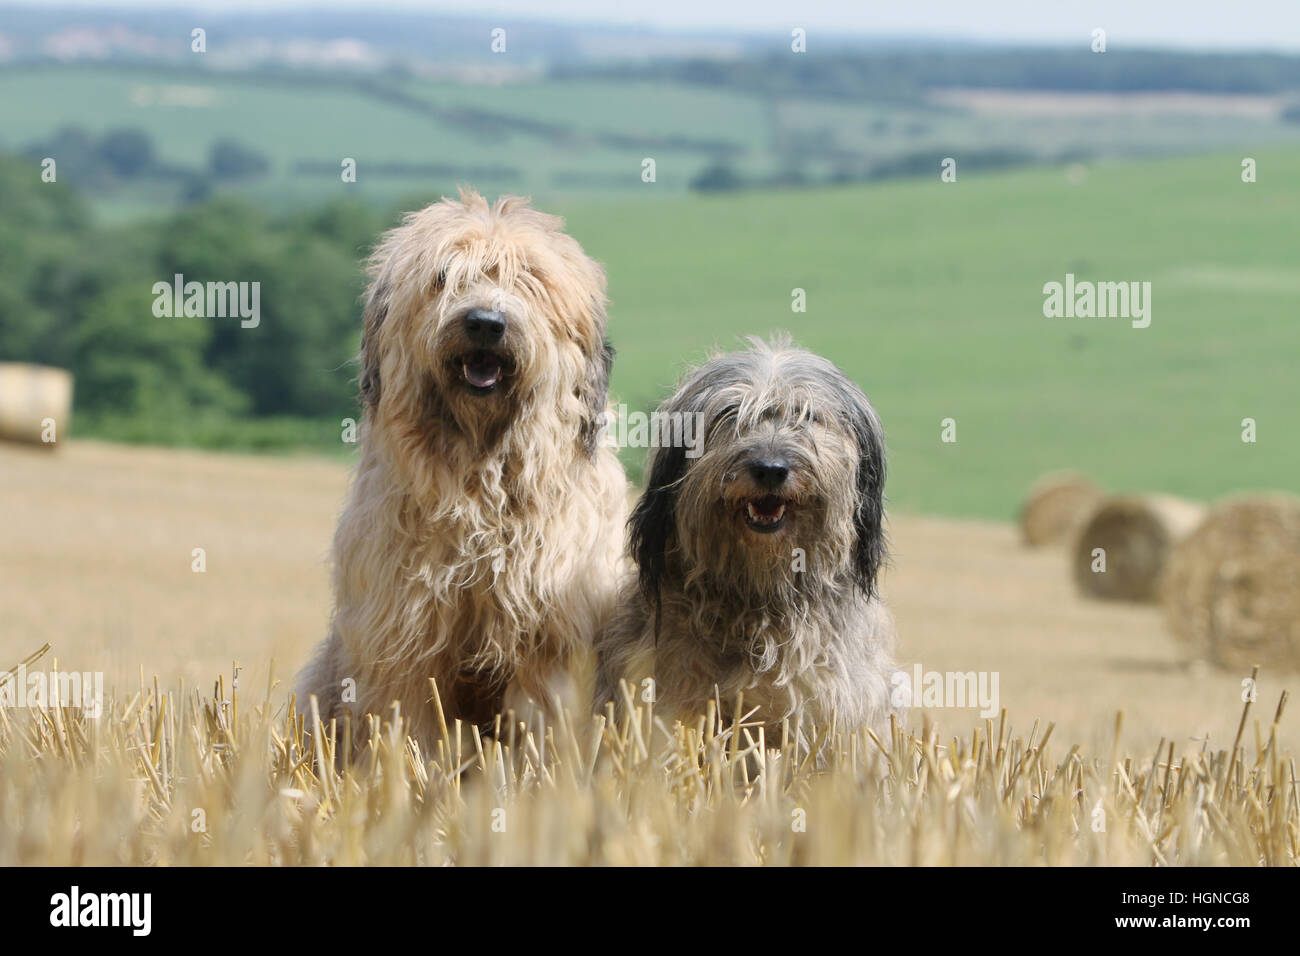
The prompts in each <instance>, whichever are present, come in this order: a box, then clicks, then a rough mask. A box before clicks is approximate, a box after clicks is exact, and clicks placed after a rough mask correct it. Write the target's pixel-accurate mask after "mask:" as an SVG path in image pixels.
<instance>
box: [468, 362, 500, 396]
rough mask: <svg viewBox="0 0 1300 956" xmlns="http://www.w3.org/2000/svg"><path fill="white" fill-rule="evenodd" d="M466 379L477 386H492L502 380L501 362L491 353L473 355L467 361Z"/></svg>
mask: <svg viewBox="0 0 1300 956" xmlns="http://www.w3.org/2000/svg"><path fill="white" fill-rule="evenodd" d="M465 381H467V382H469V383H470V384H471V385H473V386H474V387H475V388H491V387H492V386H493V385H495V384H496V383H497V382H499V381H501V363H500V362H498V361H497V360H496V359H494V358H493V357H492V356H490V355H486V354H478V355H473V356H471V357H470V358H469V359H467V360H466V361H465Z"/></svg>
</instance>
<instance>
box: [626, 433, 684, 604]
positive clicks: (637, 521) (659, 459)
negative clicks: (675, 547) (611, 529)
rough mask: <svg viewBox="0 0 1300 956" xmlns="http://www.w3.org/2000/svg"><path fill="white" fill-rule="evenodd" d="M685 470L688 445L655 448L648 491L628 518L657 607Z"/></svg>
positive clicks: (645, 587) (643, 580)
mask: <svg viewBox="0 0 1300 956" xmlns="http://www.w3.org/2000/svg"><path fill="white" fill-rule="evenodd" d="M685 472H686V448H685V446H683V445H681V444H678V443H670V444H669V445H666V446H662V447H659V448H656V449H654V451H653V453H652V455H651V459H650V477H649V479H648V480H647V481H646V489H645V494H643V495H642V496H641V500H640V501H638V502H637V505H636V507H635V508H634V509H633V510H632V517H631V518H629V519H628V529H629V544H630V550H631V552H632V558H633V560H635V561H636V565H637V572H638V579H639V581H640V584H641V591H642V593H644V594H645V596H646V598H647V600H649V601H650V603H651V604H653V605H655V606H656V607H657V606H658V604H659V585H660V583H661V582H662V581H663V576H664V570H665V568H666V567H667V562H668V542H669V540H670V539H671V538H672V533H673V527H674V525H675V522H676V513H677V489H678V485H679V484H680V482H681V478H682V475H684V474H685Z"/></svg>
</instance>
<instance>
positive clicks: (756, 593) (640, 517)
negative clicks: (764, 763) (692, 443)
mask: <svg viewBox="0 0 1300 956" xmlns="http://www.w3.org/2000/svg"><path fill="white" fill-rule="evenodd" d="M660 412H661V413H667V414H669V415H672V414H682V415H695V416H699V418H698V419H697V428H701V429H703V434H704V435H705V439H704V444H703V450H702V452H701V453H700V454H699V456H698V457H696V458H694V459H692V458H690V457H688V455H687V450H686V449H684V448H681V447H660V448H657V449H655V450H654V451H653V453H652V457H651V460H650V466H649V480H648V483H647V487H646V491H645V494H644V496H643V497H642V498H641V501H640V503H639V504H638V505H637V507H636V509H635V511H634V513H633V515H632V518H631V520H630V522H629V528H630V541H631V551H632V557H633V559H634V561H635V563H636V566H637V579H636V580H635V581H632V582H629V583H628V584H627V585H625V587H624V589H623V592H622V594H621V597H620V602H619V608H618V610H617V612H616V614H615V616H614V618H613V619H612V621H611V622H610V624H609V625H607V626H606V627H605V628H604V629H603V631H602V633H601V634H599V635H598V637H597V654H598V661H599V664H598V680H597V700H596V703H597V706H598V707H600V706H603V705H604V704H605V703H606V702H608V701H610V700H615V701H616V703H618V698H621V696H622V695H621V694H620V693H619V692H618V683H619V681H620V680H621V679H626V680H629V681H631V682H633V683H634V684H636V685H638V686H637V693H638V696H640V694H641V692H642V688H643V687H645V686H649V685H646V684H645V679H646V678H647V677H653V689H654V700H655V705H656V706H655V709H656V712H657V713H658V714H660V715H661V716H663V717H665V718H667V719H668V720H669V721H670V722H671V721H673V720H676V719H680V720H683V721H686V722H688V723H689V722H691V721H692V720H694V719H695V718H696V717H697V716H698V715H700V714H703V713H704V712H705V708H706V706H707V704H708V701H709V700H711V699H717V700H718V702H719V703H720V704H721V708H722V711H721V712H722V715H723V716H724V717H726V718H728V719H729V718H730V716H731V714H732V708H733V707H734V705H735V702H736V700H737V698H738V697H739V698H741V699H742V700H743V707H744V710H745V711H747V712H748V711H751V710H753V708H755V707H757V708H758V711H757V712H756V713H755V715H754V716H753V717H751V718H750V719H751V720H753V721H756V722H759V723H762V724H764V725H766V727H767V739H768V740H769V741H774V740H776V741H779V740H780V739H781V737H780V733H781V725H782V722H783V721H784V720H785V719H787V718H789V719H790V725H791V727H792V728H794V729H795V730H796V731H797V732H798V733H799V735H800V737H801V738H803V739H804V740H805V741H806V740H807V739H808V729H809V728H810V727H811V725H812V724H825V725H829V724H830V723H831V722H832V721H834V723H835V724H836V726H837V728H838V729H840V730H856V729H858V728H859V727H862V726H870V727H874V728H877V729H879V728H882V727H883V726H884V725H885V724H886V723H887V721H888V715H889V713H890V710H891V705H890V684H889V681H890V675H891V674H892V673H893V670H894V668H893V662H892V652H893V644H894V627H893V621H892V619H891V617H890V615H889V613H888V611H886V609H885V607H884V606H883V605H882V604H881V603H880V601H879V599H878V597H877V577H878V574H879V572H880V569H881V565H882V563H883V562H884V560H885V556H886V541H885V533H884V529H883V518H884V515H883V490H884V484H885V446H884V439H883V435H882V432H881V427H880V422H879V420H878V419H877V417H876V413H875V411H874V410H873V409H872V407H871V404H870V403H869V402H868V401H867V398H866V396H865V395H864V394H863V393H862V391H861V390H860V389H859V388H858V387H857V386H856V385H855V384H854V383H853V382H852V381H850V380H849V379H848V378H847V377H846V376H845V375H844V373H843V372H841V371H840V370H839V369H838V368H836V367H835V366H834V365H833V364H831V363H830V362H829V361H827V360H826V359H824V358H821V357H820V356H817V355H814V354H812V353H811V352H807V351H804V350H802V349H798V348H793V347H790V345H789V344H788V341H785V340H778V341H776V342H775V343H774V344H773V345H770V346H769V345H766V344H764V343H762V342H759V341H757V340H755V341H754V342H753V346H752V347H751V348H750V349H749V350H747V351H743V352H737V353H733V354H728V355H722V356H719V357H716V358H714V359H712V360H711V361H709V362H708V363H707V364H705V365H704V366H702V367H701V368H698V369H696V370H695V371H694V372H692V373H691V374H690V375H689V376H688V377H687V379H686V381H685V382H684V384H683V385H682V386H681V387H680V388H679V389H678V391H677V393H676V394H675V395H673V396H672V398H670V399H669V400H668V401H667V402H666V403H665V404H664V405H663V407H662V408H661V409H660Z"/></svg>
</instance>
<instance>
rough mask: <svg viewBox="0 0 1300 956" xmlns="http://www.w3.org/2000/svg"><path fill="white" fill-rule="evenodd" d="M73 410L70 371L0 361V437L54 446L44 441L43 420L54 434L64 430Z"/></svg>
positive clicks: (61, 433)
mask: <svg viewBox="0 0 1300 956" xmlns="http://www.w3.org/2000/svg"><path fill="white" fill-rule="evenodd" d="M71 411H72V373H71V372H67V371H64V370H63V369H61V368H50V367H48V366H45V365H28V364H25V363H21V362H0V438H5V439H8V440H10V441H20V442H28V443H32V444H37V445H44V446H45V447H47V448H54V447H56V445H57V441H56V442H47V441H45V438H44V436H45V435H46V434H47V428H46V421H47V420H52V421H53V423H54V436H55V438H56V439H61V438H63V437H64V436H65V435H66V434H67V429H68V420H69V415H70V413H71Z"/></svg>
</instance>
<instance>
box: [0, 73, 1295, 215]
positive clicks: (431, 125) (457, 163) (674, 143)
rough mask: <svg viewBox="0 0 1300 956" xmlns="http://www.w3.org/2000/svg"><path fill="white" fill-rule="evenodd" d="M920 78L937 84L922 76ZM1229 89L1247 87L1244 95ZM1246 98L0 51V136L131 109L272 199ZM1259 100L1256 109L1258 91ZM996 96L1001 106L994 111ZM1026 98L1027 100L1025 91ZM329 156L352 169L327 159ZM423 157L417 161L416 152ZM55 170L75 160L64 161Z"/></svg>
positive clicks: (1160, 143) (892, 143) (837, 156)
mask: <svg viewBox="0 0 1300 956" xmlns="http://www.w3.org/2000/svg"><path fill="white" fill-rule="evenodd" d="M936 96H937V94H936ZM1244 99H1249V98H1248V97H1247V98H1244ZM1258 99H1259V100H1260V102H1255V107H1254V109H1253V111H1252V109H1242V108H1241V107H1240V104H1237V105H1232V104H1228V105H1222V106H1213V105H1209V106H1207V105H1204V104H1202V106H1201V107H1200V109H1201V110H1202V112H1199V113H1186V112H1180V111H1179V109H1177V108H1175V107H1174V106H1167V107H1166V108H1165V109H1164V111H1156V112H1154V113H1151V114H1149V115H1148V114H1144V113H1141V112H1138V113H1133V112H1130V111H1127V110H1124V109H1120V110H1117V111H1115V112H1113V113H1102V114H1096V113H1093V114H1089V115H1082V116H1080V115H1072V114H1070V113H1069V111H1065V112H1063V113H1062V114H1061V115H1055V114H1053V113H1051V112H1050V111H1049V112H1047V113H1043V112H1041V111H1040V112H1037V113H1030V114H1026V113H1023V112H1020V111H1018V110H1017V109H1015V108H1010V107H999V108H997V109H994V111H993V112H991V113H990V112H987V111H982V110H977V109H973V108H967V107H965V106H958V105H954V104H952V103H949V102H947V101H943V102H940V100H942V97H938V98H936V99H935V101H933V102H929V101H926V100H925V99H924V98H920V97H918V98H917V99H915V100H914V101H910V102H907V103H905V104H904V103H900V102H897V101H893V100H880V101H877V100H872V99H864V98H861V97H849V96H845V97H839V98H823V99H813V98H809V97H808V96H806V95H794V94H791V95H785V94H764V95H758V94H754V93H751V92H749V91H746V90H744V89H740V88H736V87H734V86H709V85H702V84H694V85H693V84H688V83H684V82H679V81H656V82H650V81H644V80H636V79H618V78H597V77H588V78H572V79H563V78H553V77H547V76H536V77H521V78H517V79H514V80H512V81H509V82H500V83H491V82H478V83H473V82H451V81H450V80H434V79H427V78H420V77H415V76H410V75H398V74H394V75H389V74H375V75H370V74H350V73H329V72H312V71H299V72H292V71H286V72H264V71H263V72H259V71H236V70H216V69H197V68H193V67H180V66H157V65H76V66H67V65H32V64H22V65H15V66H10V67H7V68H5V69H3V70H0V149H3V150H6V151H9V152H17V151H22V150H27V149H30V148H32V147H33V146H34V144H37V143H43V142H46V141H48V139H49V138H50V137H51V136H52V134H54V133H55V131H56V130H58V129H60V128H62V127H68V126H74V127H79V128H81V129H83V130H85V131H87V132H88V133H89V134H91V135H95V136H100V135H103V134H104V133H105V132H106V131H108V130H111V129H120V128H135V129H139V130H143V131H144V132H145V133H147V134H148V136H149V137H150V139H151V140H152V142H153V143H154V145H155V148H156V151H157V155H158V157H159V159H160V161H161V162H162V163H164V164H169V165H172V166H175V167H178V168H183V169H187V170H191V171H194V172H202V171H203V169H204V167H205V164H206V162H207V157H208V151H209V149H210V148H211V146H212V144H213V143H214V142H215V141H217V140H218V139H234V140H236V141H238V142H239V143H240V144H242V145H244V146H246V147H248V148H250V149H252V150H255V151H256V152H258V153H259V154H261V155H263V156H264V157H265V158H266V160H267V161H268V163H269V169H268V171H267V172H266V173H265V174H264V175H261V176H258V177H256V178H253V179H250V180H248V181H246V182H243V183H239V184H237V185H232V184H230V183H224V184H216V188H218V189H219V190H231V189H233V190H235V191H238V192H241V193H244V194H245V195H248V196H250V197H252V198H254V199H255V200H257V201H258V202H259V203H261V204H264V205H268V206H272V207H276V208H286V207H290V206H293V205H300V204H303V203H311V202H322V201H327V200H329V199H337V198H341V197H350V198H355V197H360V198H362V199H365V200H367V201H370V202H372V203H374V204H377V205H381V204H391V203H395V202H399V201H401V200H403V199H404V198H406V197H408V196H410V195H411V194H412V193H416V192H419V191H420V190H422V189H424V188H426V187H427V184H428V182H429V181H430V179H431V178H435V179H437V180H438V181H439V184H440V188H443V189H449V188H451V186H452V185H453V184H454V183H456V182H463V181H471V182H473V183H474V184H475V185H477V186H478V187H479V188H480V189H483V190H485V191H492V192H495V191H499V190H509V191H514V192H522V193H528V194H530V195H533V196H536V197H539V198H541V199H543V200H545V201H547V202H564V201H568V200H571V199H578V198H581V197H583V196H600V197H602V198H627V199H643V198H646V195H647V190H646V188H645V184H644V183H643V182H642V180H641V163H642V160H643V159H645V158H647V157H649V158H653V159H654V160H655V162H656V174H657V181H656V183H655V184H654V185H655V188H656V191H657V192H658V193H676V194H682V193H685V192H686V191H687V189H688V188H689V185H690V183H691V180H692V179H693V178H694V177H696V176H697V175H698V174H699V173H700V172H701V171H702V170H704V169H706V168H708V167H709V166H711V165H712V164H714V163H716V162H725V163H726V164H727V165H728V166H730V167H731V168H733V169H734V170H735V171H736V172H737V173H738V174H739V175H740V176H742V177H744V178H745V179H747V180H750V181H767V180H770V179H772V178H773V177H778V176H784V177H787V181H789V179H791V178H793V179H796V180H797V179H802V180H803V181H807V182H824V181H827V180H830V179H832V178H838V179H840V180H844V179H850V178H851V179H862V178H864V177H865V176H866V175H868V171H869V170H870V169H871V168H872V167H875V166H877V165H878V164H884V165H886V166H887V165H888V164H889V163H890V162H891V161H900V160H904V159H911V160H912V161H913V162H916V161H918V157H919V158H920V160H919V161H920V162H921V163H922V167H923V168H928V164H929V161H928V157H929V156H930V155H934V156H935V159H936V162H937V159H938V158H939V157H942V156H945V155H955V156H957V157H959V158H960V157H961V156H962V155H963V153H964V154H965V155H967V156H968V157H969V158H970V161H971V163H972V166H971V168H974V167H973V164H974V162H975V154H978V153H980V152H982V151H993V152H995V153H1005V154H1010V155H1013V156H1014V159H1010V158H1004V159H1003V160H1002V161H1003V162H1013V161H1014V162H1028V161H1044V160H1049V161H1050V160H1055V159H1058V158H1060V157H1062V156H1080V157H1097V156H1134V155H1148V154H1176V153H1190V152H1204V151H1206V150H1210V149H1213V150H1218V149H1233V148H1235V146H1234V144H1236V143H1251V144H1254V145H1255V146H1256V147H1262V146H1265V145H1272V146H1274V148H1287V147H1289V146H1291V145H1295V144H1297V143H1298V142H1300V125H1297V124H1295V123H1287V122H1283V121H1282V120H1281V119H1280V118H1279V116H1278V115H1277V114H1276V112H1275V111H1274V112H1271V113H1270V112H1269V109H1271V108H1266V107H1264V106H1262V105H1261V102H1262V100H1263V99H1267V98H1258ZM1261 109H1262V110H1263V112H1260V110H1261ZM999 110H1001V111H999ZM1040 110H1041V108H1040ZM344 157H350V158H352V159H355V160H356V161H357V164H358V178H357V181H356V182H355V183H348V184H345V183H343V182H342V181H341V179H340V176H339V164H340V162H341V160H342V159H343V158H344ZM421 166H423V167H425V168H426V169H428V168H437V169H439V170H440V171H441V172H439V173H437V174H435V175H433V176H432V177H431V175H430V174H429V173H427V172H425V173H421V172H420V171H419V169H418V168H419V167H421ZM66 175H67V176H68V177H72V178H73V179H75V175H76V173H75V170H69V171H67V174H66ZM179 195H180V187H179V186H178V185H177V184H176V183H168V182H157V181H154V179H153V178H147V179H145V180H143V181H140V182H126V183H120V184H116V185H114V186H113V187H112V188H111V189H109V188H98V189H94V190H91V195H90V196H89V197H88V198H90V199H91V201H92V202H93V203H94V204H95V206H96V209H97V211H98V212H99V213H100V215H101V216H102V217H105V218H107V219H110V220H113V221H125V220H130V219H133V218H137V217H138V216H140V215H142V214H146V213H148V212H150V211H163V210H166V209H167V208H168V207H169V206H170V205H171V204H172V203H174V202H175V201H176V200H177V198H178V197H179Z"/></svg>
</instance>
